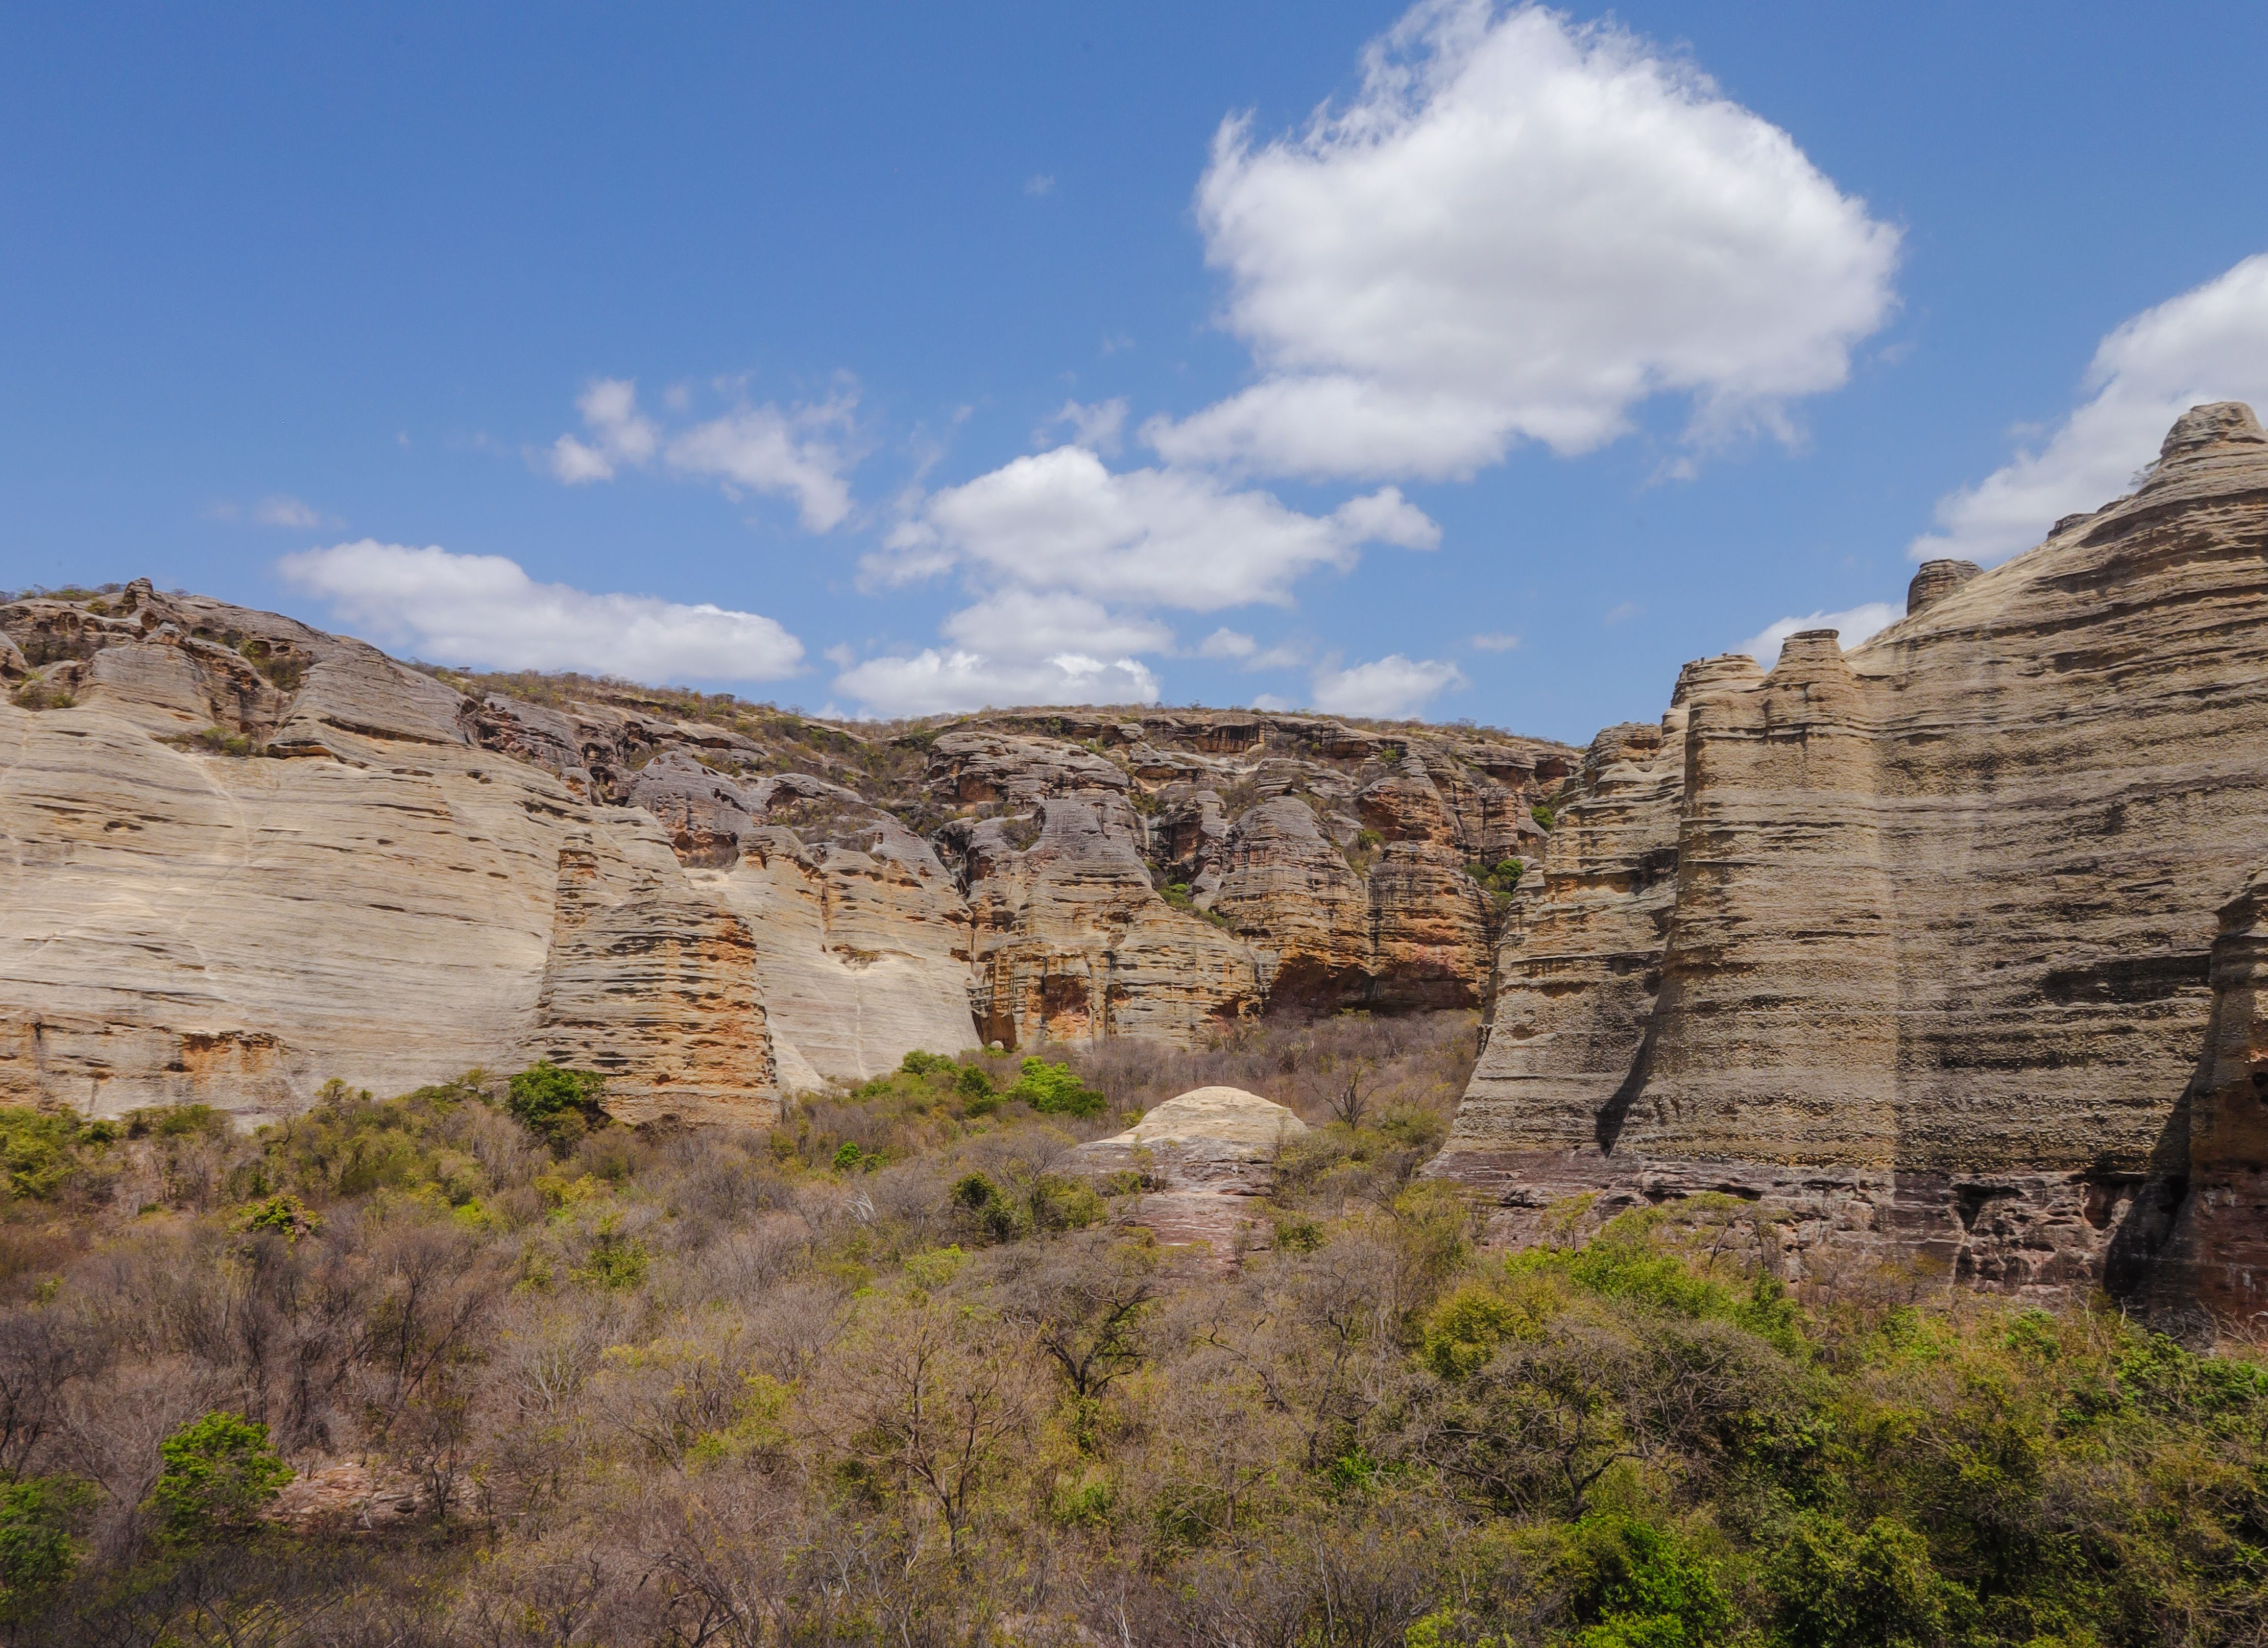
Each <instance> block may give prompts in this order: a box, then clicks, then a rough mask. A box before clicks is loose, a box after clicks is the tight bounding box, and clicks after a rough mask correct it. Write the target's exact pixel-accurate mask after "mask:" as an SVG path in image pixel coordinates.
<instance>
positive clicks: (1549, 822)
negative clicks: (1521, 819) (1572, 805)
mask: <svg viewBox="0 0 2268 1648" xmlns="http://www.w3.org/2000/svg"><path fill="white" fill-rule="evenodd" d="M1528 817H1530V818H1532V819H1534V820H1535V821H1536V822H1537V823H1538V824H1540V825H1542V826H1543V828H1545V829H1546V830H1550V829H1553V828H1557V825H1558V822H1559V819H1558V815H1557V813H1553V812H1552V810H1551V809H1550V807H1549V806H1545V805H1544V804H1543V802H1541V801H1539V802H1537V803H1536V804H1535V806H1532V807H1530V808H1528Z"/></svg>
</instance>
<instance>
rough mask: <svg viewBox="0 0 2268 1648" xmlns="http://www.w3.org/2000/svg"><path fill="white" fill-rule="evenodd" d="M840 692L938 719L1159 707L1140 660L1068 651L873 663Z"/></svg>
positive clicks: (877, 710) (848, 675)
mask: <svg viewBox="0 0 2268 1648" xmlns="http://www.w3.org/2000/svg"><path fill="white" fill-rule="evenodd" d="M835 690H836V692H838V693H842V694H844V695H848V696H850V697H853V698H856V699H857V700H858V702H859V703H860V704H862V705H863V706H865V709H866V710H869V711H870V712H872V713H873V714H875V715H882V716H914V715H938V714H941V713H942V712H944V711H946V710H981V709H983V708H984V707H985V706H987V705H995V706H1002V707H1005V706H1006V705H1009V704H1029V703H1060V704H1083V703H1157V702H1158V678H1157V677H1156V676H1155V675H1153V674H1152V673H1150V671H1149V670H1148V669H1147V668H1146V667H1145V666H1143V665H1142V664H1141V663H1140V662H1139V661H1138V660H1137V659H1134V658H1116V659H1111V660H1108V661H1106V660H1104V659H1101V658H1093V657H1089V656H1087V655H1086V654H1084V653H1078V652H1064V653H1061V654H1059V655H1057V657H1054V658H1042V659H1037V660H1034V661H1030V662H1023V663H1018V662H1012V661H1004V660H1001V659H998V658H987V657H985V656H984V655H983V654H982V653H978V652H970V651H962V650H961V649H959V648H954V649H953V650H951V651H939V649H937V648H934V647H932V648H930V649H929V650H927V651H922V652H917V653H916V654H915V655H914V656H913V657H911V658H869V659H867V660H866V662H865V663H864V664H861V665H858V666H857V667H856V668H853V669H848V670H845V671H843V673H842V674H840V675H838V676H836V678H835Z"/></svg>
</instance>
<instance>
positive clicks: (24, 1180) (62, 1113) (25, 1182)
mask: <svg viewBox="0 0 2268 1648" xmlns="http://www.w3.org/2000/svg"><path fill="white" fill-rule="evenodd" d="M93 1131H94V1129H92V1128H90V1127H88V1126H87V1125H85V1123H83V1122H80V1120H79V1118H78V1116H77V1113H76V1112H73V1111H70V1110H35V1109H33V1108H30V1107H26V1106H20V1105H0V1168H4V1170H5V1171H6V1173H7V1175H8V1178H7V1185H8V1194H9V1195H10V1196H18V1197H23V1198H26V1199H28V1200H31V1201H34V1202H44V1201H47V1200H48V1199H49V1198H50V1197H52V1196H55V1193H56V1192H57V1191H59V1190H60V1189H62V1188H63V1186H64V1184H65V1183H66V1182H67V1181H69V1180H70V1177H71V1175H72V1174H73V1173H77V1170H78V1167H79V1165H80V1151H81V1150H82V1149H83V1147H84V1146H85V1145H86V1144H99V1142H101V1141H100V1140H98V1139H96V1138H94V1137H92V1135H93ZM109 1132H110V1129H107V1128H104V1129H103V1137H105V1138H107V1137H108V1136H109Z"/></svg>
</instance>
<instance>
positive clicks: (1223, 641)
mask: <svg viewBox="0 0 2268 1648" xmlns="http://www.w3.org/2000/svg"><path fill="white" fill-rule="evenodd" d="M1259 650H1260V644H1259V643H1258V642H1257V641H1255V640H1254V639H1253V638H1252V637H1251V636H1248V635H1246V634H1245V633H1244V632H1243V631H1242V630H1240V629H1230V628H1229V627H1228V626H1227V625H1226V624H1223V625H1222V626H1221V627H1220V628H1219V629H1216V630H1214V631H1213V632H1212V633H1211V635H1209V636H1206V637H1205V638H1204V640H1202V641H1200V642H1198V643H1197V656H1198V657H1199V658H1250V657H1251V656H1252V655H1253V654H1254V653H1255V652H1257V651H1259Z"/></svg>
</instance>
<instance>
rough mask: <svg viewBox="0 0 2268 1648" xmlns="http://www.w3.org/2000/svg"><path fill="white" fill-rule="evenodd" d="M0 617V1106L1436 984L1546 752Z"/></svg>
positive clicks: (878, 1037)
mask: <svg viewBox="0 0 2268 1648" xmlns="http://www.w3.org/2000/svg"><path fill="white" fill-rule="evenodd" d="M0 636H4V637H5V641H6V645H5V647H4V649H0V674H4V675H5V677H6V680H7V684H8V687H9V688H10V693H9V699H8V702H7V703H5V704H4V705H0V1100H8V1101H14V1102H27V1101H65V1102H70V1103H72V1104H75V1105H77V1106H80V1107H83V1108H86V1109H90V1110H95V1111H99V1112H112V1111H116V1110H120V1109H124V1108H129V1107H134V1106H137V1105H144V1104H150V1103H157V1102H169V1101H190V1100H194V1101H198V1102H205V1103H212V1104H216V1105H219V1106H222V1107H226V1108H229V1109H232V1110H235V1111H238V1112H239V1113H241V1114H243V1115H246V1116H247V1118H256V1117H261V1116H268V1115H276V1114H280V1113H283V1112H286V1111H289V1110H291V1109H292V1108H295V1107H298V1105H300V1104H303V1103H304V1102H306V1100H307V1099H308V1097H309V1096H310V1095H311V1094H312V1093H313V1091H314V1090H315V1089H316V1088H317V1087H318V1086H319V1085H320V1084H321V1082H322V1081H323V1080H324V1079H326V1078H329V1077H334V1076H335V1077H339V1078H342V1079H345V1080H346V1081H348V1082H350V1084H353V1085H358V1086H369V1087H372V1088H373V1089H375V1090H379V1091H399V1090H400V1089H401V1088H404V1087H408V1086H411V1085H417V1084H419V1083H422V1082H427V1081H432V1080H437V1079H439V1078H444V1077H447V1076H451V1075H453V1074H456V1073H458V1072H460V1070H463V1069H464V1068H465V1067H467V1066H468V1065H470V1064H474V1063H485V1064H488V1065H490V1066H491V1067H512V1066H515V1065H516V1064H518V1063H526V1062H527V1061H528V1060H530V1059H533V1058H535V1057H539V1056H549V1057H552V1058H555V1059H558V1060H562V1061H565V1062H568V1063H574V1064H576V1065H578V1066H585V1067H589V1068H593V1069H598V1070H603V1071H605V1072H606V1073H607V1074H608V1077H609V1082H608V1103H609V1104H610V1105H611V1106H613V1107H615V1108H616V1109H617V1110H619V1111H620V1112H621V1113H622V1114H623V1115H626V1116H630V1117H633V1118H636V1119H641V1120H644V1119H652V1118H658V1117H660V1116H664V1115H675V1116H680V1117H682V1118H685V1119H688V1120H691V1119H702V1118H705V1119H727V1120H731V1119H741V1120H745V1119H754V1118H760V1117H762V1116H763V1115H769V1114H770V1111H771V1107H772V1106H773V1105H774V1104H775V1103H776V1101H777V1093H779V1092H780V1091H781V1090H783V1089H784V1090H785V1091H789V1092H794V1091H798V1090H801V1089H805V1088H811V1087H816V1086H819V1085H823V1084H824V1083H826V1082H828V1081H830V1080H840V1081H850V1082H856V1081H859V1080H863V1079H865V1078H869V1077H872V1076H874V1075H877V1074H879V1073H880V1072H881V1071H883V1070H887V1069H889V1068H891V1067H893V1066H895V1064H896V1063H898V1062H899V1060H900V1059H901V1058H902V1056H904V1055H905V1054H906V1053H907V1052H909V1051H910V1050H912V1049H914V1048H926V1049H931V1050H939V1049H943V1050H957V1049H959V1048H963V1047H966V1046H968V1045H970V1044H971V1043H972V1042H975V1041H1001V1042H1002V1043H1004V1044H1005V1045H1007V1046H1012V1047H1020V1046H1025V1045H1028V1044H1031V1043H1035V1042H1041V1041H1051V1040H1053V1041H1062V1040H1083V1039H1086V1038H1090V1037H1094V1036H1100V1035H1113V1034H1140V1035H1150V1036H1157V1037H1162V1038H1165V1039H1168V1040H1173V1041H1181V1042H1184V1043H1186V1042H1189V1041H1196V1040H1197V1039H1200V1038H1202V1037H1204V1036H1205V1035H1207V1034H1211V1033H1213V1032H1214V1031H1216V1030H1217V1029H1219V1027H1221V1026H1225V1025H1231V1024H1234V1023H1236V1022H1239V1021H1241V1020H1243V1019H1248V1018H1250V1017H1252V1016H1254V1015H1255V1014H1257V1013H1259V1012H1263V1011H1266V1010H1267V1009H1268V1008H1269V1007H1270V1004H1271V1003H1274V1002H1278V1001H1279V1000H1280V1002H1281V1003H1282V1004H1284V1005H1285V1006H1286V1007H1288V1008H1291V1009H1292V1010H1296V1011H1321V1010H1328V1009H1329V1008H1331V1007H1334V1006H1337V1005H1341V1004H1347V1003H1352V1002H1361V1003H1371V1004H1380V1005H1385V1006H1393V1005H1398V1004H1404V1003H1411V1004H1415V1003H1421V1002H1422V1003H1428V1004H1430V1003H1433V1002H1436V1001H1440V1000H1444V999H1450V1000H1454V999H1471V998H1473V997H1475V996H1476V993H1477V990H1478V988H1479V984H1480V981H1481V980H1482V978H1483V977H1484V973H1485V967H1486V931H1485V923H1486V922H1487V921H1488V920H1489V919H1490V918H1491V912H1490V911H1489V910H1488V908H1487V906H1486V904H1485V903H1484V900H1483V896H1482V894H1481V893H1480V891H1479V889H1478V888H1477V887H1476V884H1475V883H1474V882H1473V880H1472V879H1471V878H1470V877H1469V875H1467V874H1466V872H1465V866H1466V865H1467V864H1471V863H1486V864H1493V863H1496V862H1498V861H1499V860H1500V859H1502V858H1504V857H1513V856H1516V854H1517V853H1519V852H1527V853H1529V854H1533V853H1534V851H1535V843H1536V842H1539V841H1540V840H1541V834H1542V833H1541V831H1540V830H1538V829H1537V828H1536V827H1535V824H1534V823H1533V822H1532V821H1531V820H1530V819H1529V816H1528V813H1529V810H1530V809H1531V808H1532V807H1533V806H1535V805H1536V804H1537V803H1538V802H1540V801H1543V800H1546V799H1548V798H1550V796H1552V795H1553V794H1555V793H1556V791H1557V788H1558V787H1559V784H1560V783H1561V782H1562V780H1563V778H1564V775H1565V772H1566V771H1567V769H1568V762H1569V760H1570V758H1571V757H1572V752H1571V751H1567V750H1565V749H1564V748H1562V747H1559V746H1556V745H1550V744H1545V743H1541V742H1538V741H1536V740H1533V739H1515V738H1512V737H1509V736H1507V735H1504V734H1500V733H1494V732H1484V731H1479V730H1463V729H1438V728H1436V729H1428V728H1416V727H1412V728H1405V729H1390V730H1387V731H1379V730H1375V729H1367V728H1362V727H1356V726H1351V725H1346V724H1344V723H1340V722H1336V721H1328V720H1324V719H1322V718H1319V717H1285V716H1257V715H1252V714H1247V713H1242V712H1205V711H1164V712H1161V711H1154V710H1130V711H1125V712H1115V711H1114V712H1103V713H1094V712H1076V713H1072V712H1057V711H1032V712H1023V713H1019V714H1010V715H988V716H984V717H961V718H959V719H957V720H953V721H950V722H946V723H943V724H938V723H931V724H922V725H914V726H910V727H905V728H899V729H885V730H884V732H885V734H886V735H885V736H880V737H875V736H871V735H869V734H868V733H865V732H859V731H857V730H854V729H852V728H848V727H842V726H836V725H828V724H823V723H816V722H812V721H809V720H808V719H806V718H804V717H797V716H787V715H782V714H779V713H778V712H776V711H770V710H764V709H763V708H762V707H761V706H752V705H746V704H741V703H738V702H737V701H733V700H730V699H724V698H716V697H711V698H704V697H703V696H702V695H696V694H685V693H672V692H662V693H655V692H650V691H648V690H646V689H643V688H633V687H629V686H627V685H625V684H623V683H620V682H597V681H584V680H582V679H580V678H541V677H473V676H467V675H462V674H452V673H446V672H437V671H431V670H425V669H422V668H421V669H412V668H410V667H409V666H404V665H401V664H399V663H396V662H395V661H394V660H393V659H390V658H387V657H386V656H385V655H384V654H382V653H380V652H379V651H376V650H375V649H373V648H371V647H369V646H366V645H364V644H361V643H358V642H353V641H347V640H342V639H340V638H338V637H336V636H328V635H325V634H323V633H321V632H320V631H318V630H314V629H309V628H307V627H306V626H305V625H302V624H298V623H296V622H292V621H291V620H290V619H286V618H279V617H276V616H275V615H274V614H264V613H256V612H250V611H247V610H245V609H242V608H239V607H227V606H224V605H222V604H220V603H218V602H214V601H210V600H201V599H199V598H196V597H190V596H161V595H159V594H158V593H157V592H154V591H153V590H151V588H150V586H149V585H147V584H146V583H137V584H136V585H131V586H129V588H128V589H126V590H125V591H123V592H114V594H113V595H111V596H110V597H107V598H105V599H99V600H98V599H88V598H85V597H80V598H77V599H74V600H48V599H41V600H18V601H15V602H12V603H9V604H5V605H0ZM1279 986H1280V989H1279Z"/></svg>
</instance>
